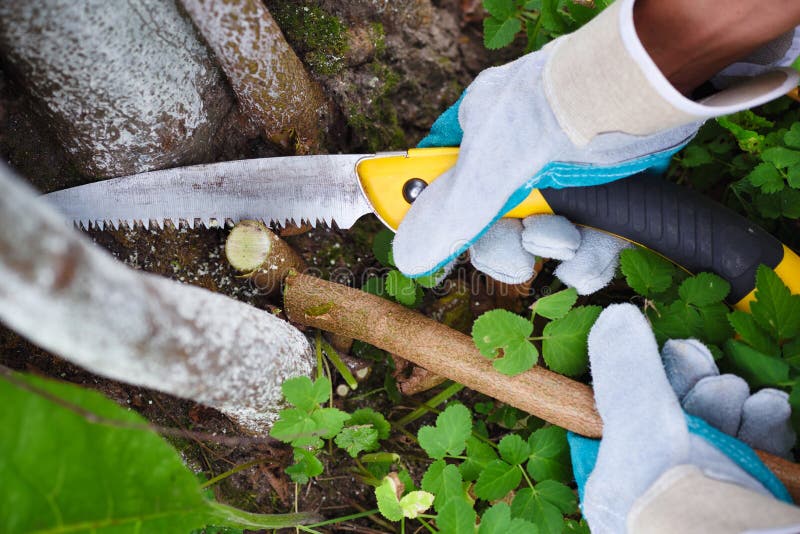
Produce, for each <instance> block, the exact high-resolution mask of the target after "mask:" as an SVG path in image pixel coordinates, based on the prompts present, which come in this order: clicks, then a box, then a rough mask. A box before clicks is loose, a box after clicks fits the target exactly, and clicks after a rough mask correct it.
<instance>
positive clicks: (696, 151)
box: [680, 145, 714, 168]
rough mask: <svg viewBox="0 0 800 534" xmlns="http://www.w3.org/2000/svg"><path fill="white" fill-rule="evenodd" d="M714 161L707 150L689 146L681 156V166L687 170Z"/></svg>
mask: <svg viewBox="0 0 800 534" xmlns="http://www.w3.org/2000/svg"><path fill="white" fill-rule="evenodd" d="M713 161H714V158H713V157H712V156H711V153H710V152H709V151H708V149H707V148H705V147H702V146H698V145H689V146H687V147H686V149H685V150H684V151H683V152H682V153H681V155H680V164H681V165H682V166H683V167H686V168H693V167H699V166H701V165H706V164H707V163H711V162H713Z"/></svg>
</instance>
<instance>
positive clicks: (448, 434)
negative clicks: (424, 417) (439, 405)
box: [417, 404, 472, 460]
mask: <svg viewBox="0 0 800 534" xmlns="http://www.w3.org/2000/svg"><path fill="white" fill-rule="evenodd" d="M471 433H472V414H470V412H469V410H468V409H467V408H466V407H465V406H463V405H462V404H451V405H450V406H448V407H447V408H445V410H444V411H443V412H442V413H440V414H439V416H438V417H437V418H436V426H430V425H426V426H423V427H422V428H420V429H419V432H418V433H417V438H418V440H419V445H420V447H422V448H423V449H424V450H425V452H427V453H428V456H430V457H431V458H434V459H436V460H440V459H442V458H444V457H445V456H447V455H452V456H456V455H459V454H461V453H462V452H463V451H464V447H465V446H466V441H467V438H468V437H469V436H470V434H471Z"/></svg>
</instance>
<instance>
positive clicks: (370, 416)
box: [347, 408, 392, 439]
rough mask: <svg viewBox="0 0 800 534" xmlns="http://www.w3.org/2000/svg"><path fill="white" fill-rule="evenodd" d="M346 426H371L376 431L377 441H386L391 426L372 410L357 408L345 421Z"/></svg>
mask: <svg viewBox="0 0 800 534" xmlns="http://www.w3.org/2000/svg"><path fill="white" fill-rule="evenodd" d="M347 425H348V426H354V425H372V426H373V427H375V430H377V431H378V439H387V438H388V437H389V434H390V433H391V431H392V425H391V424H390V423H389V421H387V420H386V418H385V417H384V416H383V415H382V414H380V413H378V412H376V411H375V410H373V409H372V408H359V409H358V410H356V411H355V412H353V414H352V415H351V416H350V419H348V420H347Z"/></svg>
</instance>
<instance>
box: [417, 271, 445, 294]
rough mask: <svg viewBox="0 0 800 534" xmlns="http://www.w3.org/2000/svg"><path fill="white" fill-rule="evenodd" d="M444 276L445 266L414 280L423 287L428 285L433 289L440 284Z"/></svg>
mask: <svg viewBox="0 0 800 534" xmlns="http://www.w3.org/2000/svg"><path fill="white" fill-rule="evenodd" d="M443 278H444V268H442V269H439V270H438V271H436V272H435V273H433V274H428V275H425V276H420V277H418V278H414V281H415V282H416V283H417V285H420V286H422V287H427V288H428V289H433V288H434V287H436V286H438V285H439V282H441V281H442V279H443Z"/></svg>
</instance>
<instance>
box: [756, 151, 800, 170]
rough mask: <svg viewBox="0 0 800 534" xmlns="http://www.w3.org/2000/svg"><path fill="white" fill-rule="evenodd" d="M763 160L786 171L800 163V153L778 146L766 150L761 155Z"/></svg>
mask: <svg viewBox="0 0 800 534" xmlns="http://www.w3.org/2000/svg"><path fill="white" fill-rule="evenodd" d="M761 159H763V160H764V161H768V162H770V163H772V164H773V165H775V166H776V167H778V168H779V169H786V168H788V167H791V166H792V165H797V164H798V163H800V151H797V150H792V149H790V148H786V147H782V146H776V147H772V148H768V149H766V150H765V151H764V152H762V153H761Z"/></svg>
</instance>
